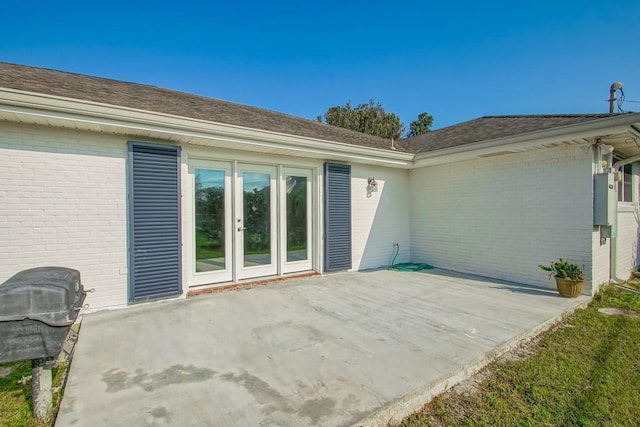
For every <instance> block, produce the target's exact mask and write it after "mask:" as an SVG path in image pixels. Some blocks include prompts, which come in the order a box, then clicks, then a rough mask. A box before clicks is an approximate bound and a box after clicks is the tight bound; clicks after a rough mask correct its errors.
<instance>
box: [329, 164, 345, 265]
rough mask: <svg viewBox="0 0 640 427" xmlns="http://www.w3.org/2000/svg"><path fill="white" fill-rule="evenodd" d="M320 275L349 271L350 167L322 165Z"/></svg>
mask: <svg viewBox="0 0 640 427" xmlns="http://www.w3.org/2000/svg"><path fill="white" fill-rule="evenodd" d="M324 179H325V185H324V196H325V210H324V213H325V215H324V233H325V240H324V271H327V272H329V271H339V270H348V269H350V268H351V166H350V165H343V164H336V163H325V164H324Z"/></svg>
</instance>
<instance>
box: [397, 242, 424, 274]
mask: <svg viewBox="0 0 640 427" xmlns="http://www.w3.org/2000/svg"><path fill="white" fill-rule="evenodd" d="M395 246H396V247H397V248H398V249H397V250H396V254H395V256H394V257H393V261H391V265H390V266H389V270H396V271H420V270H431V269H432V268H433V266H432V265H429V264H425V263H422V262H401V263H398V264H396V258H397V257H398V254H399V253H400V245H399V244H397V243H396V244H395Z"/></svg>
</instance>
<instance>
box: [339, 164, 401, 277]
mask: <svg viewBox="0 0 640 427" xmlns="http://www.w3.org/2000/svg"><path fill="white" fill-rule="evenodd" d="M367 178H375V179H376V182H377V183H378V192H376V193H372V194H371V197H367V191H366V189H367ZM409 203H410V193H409V172H408V171H406V170H403V169H390V168H384V167H375V166H366V165H356V164H354V165H352V166H351V209H352V217H351V227H352V256H353V259H352V268H353V269H354V270H365V269H370V268H377V267H387V266H389V264H390V263H391V261H392V260H393V256H394V254H395V248H394V246H393V243H394V242H398V243H399V244H400V254H399V255H398V259H397V260H396V262H405V261H409V257H410V250H411V245H410V238H411V235H410V232H409V229H410V222H409V209H408V208H407V207H408V206H409Z"/></svg>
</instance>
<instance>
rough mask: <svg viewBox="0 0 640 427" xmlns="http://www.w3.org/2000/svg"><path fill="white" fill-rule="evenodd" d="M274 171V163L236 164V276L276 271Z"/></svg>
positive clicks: (247, 276) (276, 229)
mask: <svg viewBox="0 0 640 427" xmlns="http://www.w3.org/2000/svg"><path fill="white" fill-rule="evenodd" d="M276 171H277V169H276V168H275V167H274V166H261V165H249V164H239V165H238V170H237V181H236V182H237V184H236V191H235V201H236V212H235V216H236V219H235V223H234V226H235V230H236V268H237V277H238V279H246V278H249V277H260V276H271V275H275V274H277V273H278V264H277V250H278V245H277V242H278V234H277V231H278V227H277V217H278V215H277V211H276V207H277V195H278V193H277V190H276Z"/></svg>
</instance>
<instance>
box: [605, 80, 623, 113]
mask: <svg viewBox="0 0 640 427" xmlns="http://www.w3.org/2000/svg"><path fill="white" fill-rule="evenodd" d="M618 89H619V90H620V94H621V95H622V96H624V92H623V91H622V82H613V83H612V84H611V88H610V89H609V114H613V112H614V110H615V105H616V101H617V98H616V91H617V90H618Z"/></svg>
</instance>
